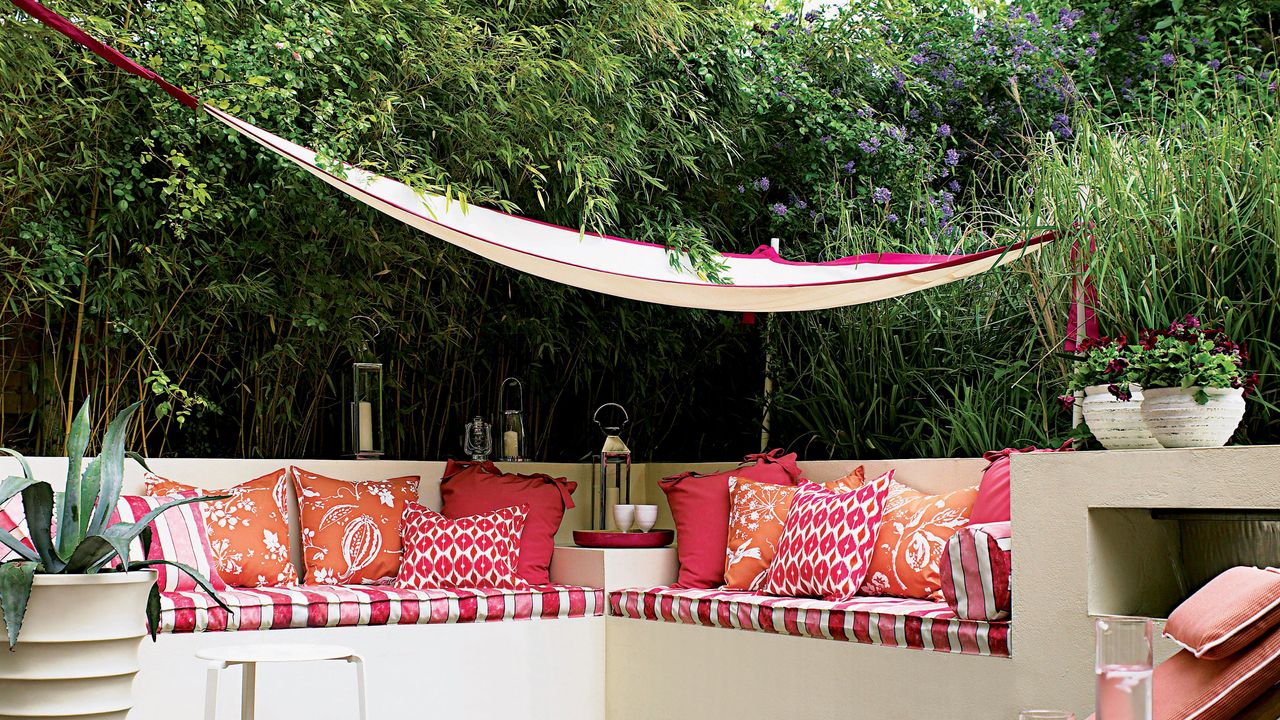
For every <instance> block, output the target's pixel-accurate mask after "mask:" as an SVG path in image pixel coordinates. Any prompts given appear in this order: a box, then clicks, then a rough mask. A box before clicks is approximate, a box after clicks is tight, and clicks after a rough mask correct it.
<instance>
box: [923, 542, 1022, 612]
mask: <svg viewBox="0 0 1280 720" xmlns="http://www.w3.org/2000/svg"><path fill="white" fill-rule="evenodd" d="M1012 543H1013V541H1012V538H1011V534H1010V528H1009V523H1008V522H995V523H983V524H980V525H970V526H968V527H964V528H960V530H959V531H958V532H956V534H955V535H953V536H951V540H950V542H948V543H947V550H946V552H945V553H943V555H942V565H941V572H942V595H943V597H945V598H946V600H947V605H948V606H949V607H950V608H951V609H952V610H955V612H956V616H957V617H960V618H964V619H966V620H987V621H998V620H1008V619H1009V613H1010V610H1011V609H1012V599H1011V595H1010V593H1011V589H1010V580H1011V571H1012V565H1011V555H1010V549H1011V548H1012Z"/></svg>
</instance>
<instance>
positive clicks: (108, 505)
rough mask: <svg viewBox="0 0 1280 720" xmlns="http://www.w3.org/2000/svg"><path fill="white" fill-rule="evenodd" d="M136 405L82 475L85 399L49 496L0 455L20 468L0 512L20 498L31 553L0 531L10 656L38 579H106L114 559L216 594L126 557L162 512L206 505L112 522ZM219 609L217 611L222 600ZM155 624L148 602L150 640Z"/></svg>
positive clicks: (0, 591) (124, 567) (1, 595)
mask: <svg viewBox="0 0 1280 720" xmlns="http://www.w3.org/2000/svg"><path fill="white" fill-rule="evenodd" d="M140 405H141V403H134V404H132V405H130V406H129V407H127V408H125V409H124V410H122V411H120V413H119V414H118V415H116V417H115V419H113V420H112V421H111V422H110V423H109V424H108V425H107V432H106V437H105V438H104V439H103V444H102V454H101V455H99V456H98V457H96V458H94V459H93V460H92V461H91V462H90V463H89V465H88V467H87V468H86V469H85V470H84V472H83V473H81V472H80V468H81V466H82V465H83V463H84V451H85V448H86V447H88V439H89V432H90V430H89V428H90V421H89V401H88V400H85V402H84V405H82V406H81V408H80V411H79V412H78V413H77V414H76V417H75V420H74V421H73V422H72V425H71V432H70V434H69V436H68V437H67V467H68V473H67V485H66V489H65V490H64V491H63V492H60V493H55V492H54V491H53V486H51V485H50V484H49V483H48V482H45V481H42V480H36V479H35V477H34V476H33V475H32V474H31V468H30V466H29V465H28V464H27V461H26V459H25V458H23V457H22V455H20V454H18V453H16V452H13V451H12V450H8V449H5V450H4V452H5V453H8V454H9V455H11V456H13V457H14V458H16V459H17V461H18V463H19V465H20V467H21V468H22V476H21V477H17V476H14V477H9V478H7V479H5V480H4V481H3V482H0V505H3V504H4V503H6V502H8V501H9V500H10V499H11V498H13V497H14V496H16V495H18V494H19V493H21V495H22V505H23V511H24V513H25V517H26V520H27V528H28V531H29V535H30V539H31V544H32V546H33V547H27V546H26V545H24V544H23V543H21V542H20V541H19V540H18V539H17V538H16V537H14V536H13V535H12V534H10V533H9V532H8V531H6V530H0V543H3V544H4V545H5V546H7V547H8V548H9V549H10V550H12V551H13V552H15V553H17V555H18V559H17V560H14V561H11V562H7V563H3V564H0V608H2V609H3V613H4V621H5V626H6V628H7V630H8V641H9V648H10V649H12V648H13V647H14V645H16V644H17V642H18V635H19V633H21V631H22V620H23V617H24V616H25V615H26V612H27V602H28V600H29V599H30V597H31V587H32V583H34V582H35V576H36V575H38V574H47V575H82V574H93V573H97V572H111V571H113V570H114V569H112V568H108V567H107V565H108V563H110V562H111V561H112V560H114V559H117V558H118V559H119V560H120V564H119V571H120V572H129V571H130V570H132V569H135V568H137V569H141V568H145V567H149V566H152V565H156V564H161V563H163V564H166V565H173V566H174V567H176V568H178V569H179V570H181V571H182V572H185V573H187V574H188V575H190V576H191V577H192V578H193V579H194V580H195V581H196V583H197V584H199V585H200V587H201V588H203V589H204V590H205V591H206V592H208V593H210V594H211V595H213V596H214V598H215V599H217V593H214V592H213V589H212V587H211V586H210V585H209V583H208V581H207V580H206V579H205V578H204V577H203V576H202V575H200V573H198V572H196V571H195V570H194V569H192V568H190V567H187V566H185V565H182V564H181V563H175V562H171V561H168V560H142V561H132V560H130V558H129V543H131V542H133V541H134V539H135V538H138V537H139V536H141V535H143V534H144V533H147V531H148V528H147V526H148V525H150V524H151V522H152V521H154V520H155V519H156V518H157V517H159V516H160V515H161V514H162V513H164V512H165V511H167V510H169V509H171V508H174V507H177V506H179V505H186V504H189V503H194V502H201V501H203V500H206V499H208V498H204V497H192V498H184V499H180V500H174V501H172V502H169V503H165V504H164V505H161V506H160V507H158V508H155V509H153V510H151V511H149V512H148V513H147V514H146V515H144V516H142V517H141V518H140V519H139V520H138V521H137V522H134V523H124V522H118V523H111V522H110V515H111V512H112V511H114V509H115V507H116V505H117V504H118V503H119V501H120V489H121V484H122V480H123V477H124V459H125V455H126V453H125V449H124V443H125V433H126V431H127V429H128V425H129V422H130V420H131V419H132V418H133V414H134V412H136V411H137V409H138V407H139V406H140ZM215 499H221V498H215ZM55 513H56V514H57V515H58V523H57V526H56V528H55V527H54V525H53V516H54V514H55ZM158 593H159V590H158V588H157V587H156V586H155V585H154V584H153V585H152V587H151V595H152V597H153V598H158V597H159V596H158ZM217 602H218V603H219V604H220V605H222V601H221V600H217ZM223 607H224V608H225V607H226V606H225V605H223ZM159 619H160V617H159V604H158V603H157V602H148V604H147V620H148V621H149V622H150V626H151V632H152V635H153V637H154V634H155V631H156V628H157V627H158V624H159Z"/></svg>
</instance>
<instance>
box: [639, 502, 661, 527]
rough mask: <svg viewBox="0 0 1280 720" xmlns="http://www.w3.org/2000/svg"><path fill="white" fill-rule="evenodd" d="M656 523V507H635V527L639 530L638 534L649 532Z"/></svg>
mask: <svg viewBox="0 0 1280 720" xmlns="http://www.w3.org/2000/svg"><path fill="white" fill-rule="evenodd" d="M657 522H658V506H657V505H637V506H636V527H638V528H640V532H649V531H650V530H652V529H653V526H654V525H655V524H657Z"/></svg>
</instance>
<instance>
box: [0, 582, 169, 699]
mask: <svg viewBox="0 0 1280 720" xmlns="http://www.w3.org/2000/svg"><path fill="white" fill-rule="evenodd" d="M154 582H155V572H154V571H151V570H143V571H140V572H130V573H102V574H98V575H36V578H35V585H34V587H32V588H31V601H30V602H29V603H28V605H27V614H26V618H25V619H24V620H23V622H22V632H21V633H20V634H19V635H18V645H17V647H15V648H14V650H13V652H9V651H8V649H7V648H4V647H0V720H16V719H17V718H24V719H25V718H37V717H38V718H60V719H61V720H71V719H73V718H74V719H84V720H88V718H93V720H124V717H125V716H126V715H128V714H129V709H130V708H132V707H133V676H134V675H136V674H137V672H138V645H139V644H140V643H141V642H142V638H143V637H145V636H146V634H147V620H146V613H145V608H146V606H147V594H148V592H149V591H150V590H151V585H152V583H154ZM4 628H5V623H4V620H3V619H0V638H3V637H5V634H4V633H5V629H4Z"/></svg>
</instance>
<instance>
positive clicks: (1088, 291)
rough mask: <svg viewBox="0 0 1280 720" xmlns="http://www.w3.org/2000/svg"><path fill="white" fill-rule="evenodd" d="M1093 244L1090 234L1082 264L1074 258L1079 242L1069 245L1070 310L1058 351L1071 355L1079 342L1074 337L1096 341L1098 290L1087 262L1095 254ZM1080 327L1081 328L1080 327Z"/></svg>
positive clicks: (1098, 335)
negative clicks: (1065, 335)
mask: <svg viewBox="0 0 1280 720" xmlns="http://www.w3.org/2000/svg"><path fill="white" fill-rule="evenodd" d="M1097 249H1098V246H1097V243H1096V242H1094V239H1093V235H1090V236H1089V252H1088V255H1087V256H1086V259H1085V260H1084V261H1083V262H1082V261H1080V260H1079V259H1077V256H1078V255H1079V253H1080V241H1079V240H1076V241H1075V242H1073V243H1071V272H1072V273H1073V275H1072V277H1071V309H1070V310H1069V311H1068V314H1067V338H1066V342H1064V343H1063V345H1062V349H1063V350H1066V351H1067V352H1075V351H1076V350H1078V349H1079V346H1080V343H1079V341H1078V340H1077V337H1079V338H1081V339H1085V340H1097V339H1098V338H1099V337H1100V336H1101V333H1100V332H1099V330H1098V287H1097V286H1096V285H1094V282H1093V275H1091V274H1090V272H1091V268H1090V267H1089V262H1090V261H1091V260H1092V259H1093V253H1094V252H1095V251H1097ZM1081 325H1083V326H1084V327H1083V328H1082V327H1081Z"/></svg>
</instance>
